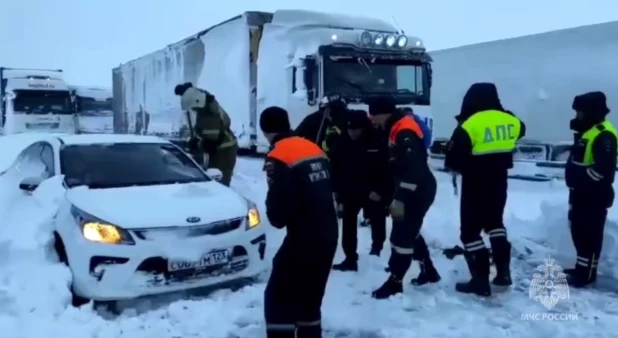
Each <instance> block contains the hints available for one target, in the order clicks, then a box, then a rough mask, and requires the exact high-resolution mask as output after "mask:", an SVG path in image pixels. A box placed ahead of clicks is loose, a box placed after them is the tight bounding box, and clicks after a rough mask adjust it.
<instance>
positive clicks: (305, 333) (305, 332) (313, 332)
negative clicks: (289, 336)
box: [294, 325, 322, 338]
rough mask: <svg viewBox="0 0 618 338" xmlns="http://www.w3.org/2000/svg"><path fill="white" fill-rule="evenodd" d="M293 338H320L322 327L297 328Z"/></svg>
mask: <svg viewBox="0 0 618 338" xmlns="http://www.w3.org/2000/svg"><path fill="white" fill-rule="evenodd" d="M294 338H322V326H321V325H315V326H313V325H312V326H299V327H298V328H297V329H296V336H294Z"/></svg>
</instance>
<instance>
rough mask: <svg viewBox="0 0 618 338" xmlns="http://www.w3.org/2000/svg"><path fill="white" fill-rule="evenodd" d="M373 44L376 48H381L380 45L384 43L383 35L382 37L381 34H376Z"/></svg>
mask: <svg viewBox="0 0 618 338" xmlns="http://www.w3.org/2000/svg"><path fill="white" fill-rule="evenodd" d="M373 43H374V44H375V45H376V46H382V44H383V43H384V35H382V34H377V35H376V36H375V38H373Z"/></svg>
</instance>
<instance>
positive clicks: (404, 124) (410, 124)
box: [388, 116, 423, 143]
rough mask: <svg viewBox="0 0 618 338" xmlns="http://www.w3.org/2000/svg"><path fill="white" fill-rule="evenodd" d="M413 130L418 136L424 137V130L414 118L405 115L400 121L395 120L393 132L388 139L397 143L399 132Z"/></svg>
mask: <svg viewBox="0 0 618 338" xmlns="http://www.w3.org/2000/svg"><path fill="white" fill-rule="evenodd" d="M406 129H407V130H412V131H413V132H414V133H415V134H416V135H418V137H420V138H421V139H422V138H423V131H422V130H421V127H420V126H419V125H418V123H416V121H414V119H413V118H412V117H410V116H404V117H403V118H402V119H400V120H399V121H397V122H395V124H394V125H393V126H392V127H391V132H390V134H389V137H388V141H389V142H390V143H395V140H396V139H397V134H399V132H400V131H402V130H406Z"/></svg>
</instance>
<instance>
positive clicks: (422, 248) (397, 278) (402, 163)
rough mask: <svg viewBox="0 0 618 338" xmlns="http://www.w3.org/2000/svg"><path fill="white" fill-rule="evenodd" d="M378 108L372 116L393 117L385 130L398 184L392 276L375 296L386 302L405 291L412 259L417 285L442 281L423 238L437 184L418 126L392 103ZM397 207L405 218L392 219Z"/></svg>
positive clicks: (395, 201) (375, 292)
mask: <svg viewBox="0 0 618 338" xmlns="http://www.w3.org/2000/svg"><path fill="white" fill-rule="evenodd" d="M376 106H377V107H376ZM376 106H374V105H370V114H371V115H377V114H380V113H381V111H380V110H383V112H384V113H389V114H391V115H390V117H389V120H388V122H387V128H386V130H388V131H389V150H390V169H391V173H392V177H393V181H394V183H395V191H394V194H393V202H392V203H393V204H392V205H391V216H393V227H392V230H391V235H390V242H391V249H392V252H391V257H390V259H389V262H388V265H389V271H390V273H391V276H390V277H389V279H388V280H387V281H386V282H385V283H384V284H383V285H382V286H381V287H380V288H378V289H377V290H375V291H374V292H373V295H372V296H373V297H374V298H377V299H383V298H388V297H390V296H392V295H394V294H397V293H400V292H402V291H403V287H402V283H401V280H402V279H403V277H404V275H405V274H406V272H407V271H408V269H409V268H410V265H411V263H412V260H413V259H415V260H418V261H419V263H420V265H421V274H420V275H419V278H417V280H416V281H415V282H416V283H417V284H424V283H427V282H437V281H438V280H439V279H440V276H439V275H438V273H437V271H436V270H435V268H434V266H433V262H432V261H431V258H430V256H429V249H428V248H427V244H426V243H425V239H424V238H423V236H421V234H420V230H421V227H422V225H423V219H424V218H425V215H426V214H427V211H428V210H429V208H430V207H431V205H432V204H433V202H434V199H435V196H436V186H437V184H436V179H435V177H434V175H433V173H432V172H431V169H430V168H429V164H428V163H427V159H428V154H427V150H426V149H425V145H424V143H423V133H422V131H421V128H420V127H419V125H418V123H416V121H414V119H413V118H412V117H410V116H405V115H403V114H402V113H399V112H396V109H395V106H394V104H393V103H390V102H389V103H387V102H378V103H377V104H376ZM397 204H399V206H398V207H396V208H398V209H401V208H402V209H403V217H402V218H398V217H396V215H393V209H394V206H395V205H397Z"/></svg>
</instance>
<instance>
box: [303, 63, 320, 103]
mask: <svg viewBox="0 0 618 338" xmlns="http://www.w3.org/2000/svg"><path fill="white" fill-rule="evenodd" d="M303 63H304V66H305V69H304V71H303V82H304V83H305V88H307V103H309V105H310V106H313V105H314V104H315V100H316V97H317V90H316V88H315V86H316V84H315V83H313V79H314V76H313V75H314V74H315V72H316V68H317V67H316V63H315V59H314V58H312V57H307V58H305V59H304V60H303Z"/></svg>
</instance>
